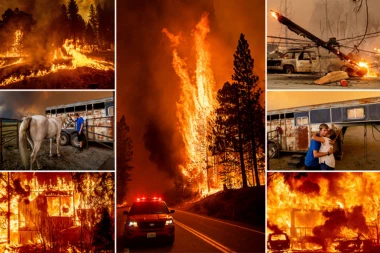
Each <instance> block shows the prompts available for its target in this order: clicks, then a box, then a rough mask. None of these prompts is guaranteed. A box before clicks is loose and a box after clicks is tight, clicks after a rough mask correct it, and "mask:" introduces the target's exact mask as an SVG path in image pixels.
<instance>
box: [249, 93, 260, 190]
mask: <svg viewBox="0 0 380 253" xmlns="http://www.w3.org/2000/svg"><path fill="white" fill-rule="evenodd" d="M248 108H249V117H248V119H249V125H250V126H251V127H250V129H251V142H252V159H253V168H254V170H255V180H256V186H260V179H259V170H258V168H257V157H256V141H255V130H254V122H255V121H254V116H253V106H252V101H251V98H250V97H249V98H248Z"/></svg>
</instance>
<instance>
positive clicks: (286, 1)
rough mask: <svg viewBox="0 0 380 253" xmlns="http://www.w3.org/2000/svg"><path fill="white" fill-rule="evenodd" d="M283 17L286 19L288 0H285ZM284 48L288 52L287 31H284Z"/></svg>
mask: <svg viewBox="0 0 380 253" xmlns="http://www.w3.org/2000/svg"><path fill="white" fill-rule="evenodd" d="M285 17H288V0H285ZM285 47H286V50H288V29H285Z"/></svg>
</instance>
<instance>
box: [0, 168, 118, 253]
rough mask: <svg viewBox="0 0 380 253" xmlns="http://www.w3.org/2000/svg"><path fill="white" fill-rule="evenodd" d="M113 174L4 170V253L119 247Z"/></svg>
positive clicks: (0, 201)
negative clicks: (115, 235) (115, 237)
mask: <svg viewBox="0 0 380 253" xmlns="http://www.w3.org/2000/svg"><path fill="white" fill-rule="evenodd" d="M114 190H115V189H114V174H113V173H42V172H41V173H17V172H12V173H11V172H2V173H1V174H0V195H1V198H0V209H1V212H0V219H1V226H0V250H1V252H9V253H10V252H79V251H81V252H83V251H85V252H94V250H95V251H97V252H105V251H106V250H110V251H111V252H112V251H113V248H114V239H113V237H114V222H113V217H114V214H113V213H114Z"/></svg>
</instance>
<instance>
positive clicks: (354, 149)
mask: <svg viewBox="0 0 380 253" xmlns="http://www.w3.org/2000/svg"><path fill="white" fill-rule="evenodd" d="M374 137H375V138H374ZM364 139H365V138H364V126H352V127H348V128H347V132H346V134H345V135H344V140H343V157H342V160H341V161H336V166H335V169H336V170H380V156H379V153H380V133H379V132H377V131H376V129H374V131H373V133H372V127H371V126H367V155H366V156H365V145H364ZM375 139H376V140H378V141H376V140H375ZM290 157H291V154H289V155H284V154H281V156H280V158H275V159H271V160H270V162H269V169H270V170H290V169H288V167H287V163H288V160H289V159H290ZM298 169H299V170H304V169H305V168H304V167H301V168H298Z"/></svg>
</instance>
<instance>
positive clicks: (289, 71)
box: [284, 65, 294, 74]
mask: <svg viewBox="0 0 380 253" xmlns="http://www.w3.org/2000/svg"><path fill="white" fill-rule="evenodd" d="M284 71H285V73H286V74H293V73H294V67H293V66H291V65H286V66H284Z"/></svg>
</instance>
